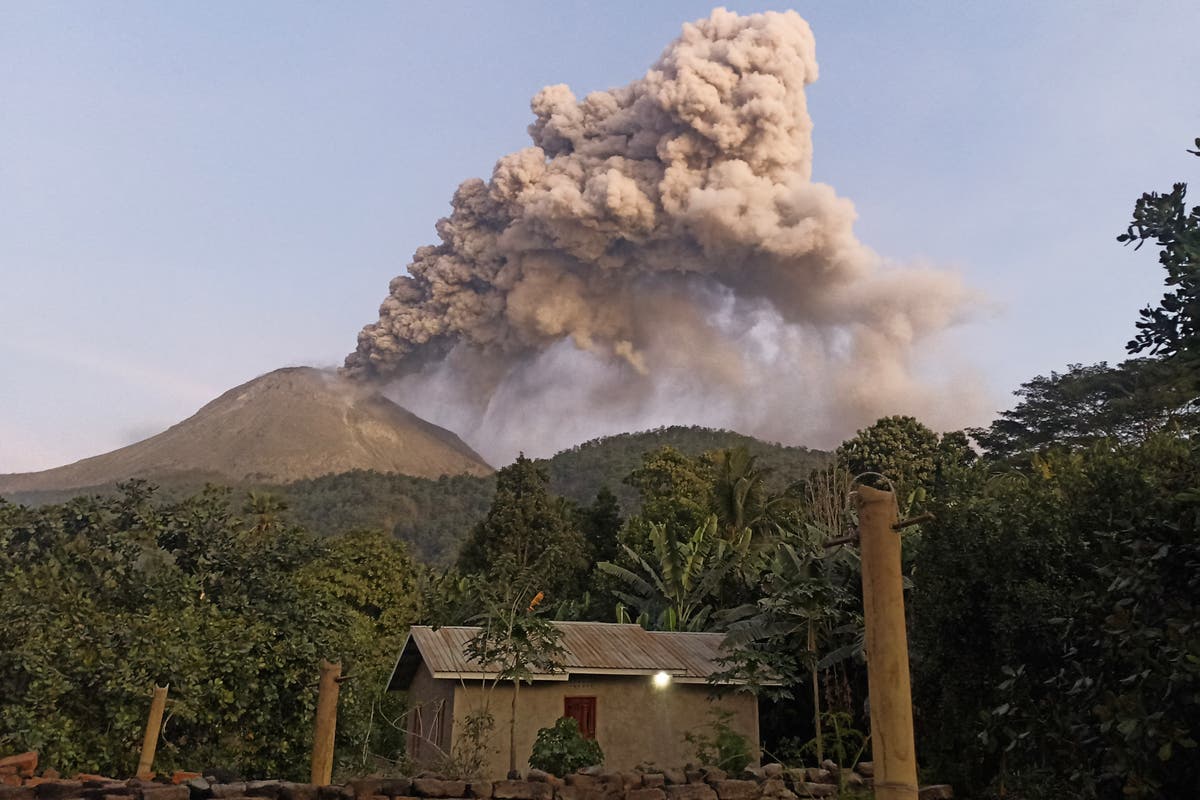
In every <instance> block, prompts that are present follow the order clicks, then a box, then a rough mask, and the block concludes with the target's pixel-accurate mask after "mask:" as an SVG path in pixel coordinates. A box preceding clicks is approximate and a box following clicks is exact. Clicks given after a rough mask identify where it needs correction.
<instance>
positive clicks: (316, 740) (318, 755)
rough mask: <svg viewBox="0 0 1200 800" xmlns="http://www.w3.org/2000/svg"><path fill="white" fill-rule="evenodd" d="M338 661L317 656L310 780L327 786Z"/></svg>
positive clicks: (330, 772)
mask: <svg viewBox="0 0 1200 800" xmlns="http://www.w3.org/2000/svg"><path fill="white" fill-rule="evenodd" d="M341 677H342V665H341V664H330V663H329V662H328V661H326V660H325V659H321V682H320V686H319V689H318V694H317V720H316V724H315V725H314V726H313V749H312V780H311V783H315V784H316V785H317V786H328V785H329V782H330V781H331V780H332V779H333V736H334V733H335V732H336V731H337V704H338V688H339V687H340V685H341Z"/></svg>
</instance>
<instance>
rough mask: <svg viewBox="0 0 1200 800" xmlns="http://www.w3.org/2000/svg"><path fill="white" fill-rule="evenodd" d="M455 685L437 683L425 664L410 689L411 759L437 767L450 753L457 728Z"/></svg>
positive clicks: (409, 746) (418, 669)
mask: <svg viewBox="0 0 1200 800" xmlns="http://www.w3.org/2000/svg"><path fill="white" fill-rule="evenodd" d="M454 713H455V712H454V684H453V682H451V681H445V680H436V679H435V678H434V677H433V673H431V672H430V671H429V667H427V666H425V662H424V661H422V662H421V664H420V665H419V666H418V667H417V671H416V674H415V675H413V679H412V683H411V684H410V685H409V687H408V716H407V722H406V726H405V727H406V728H407V729H408V746H407V749H408V757H409V758H411V759H412V760H413V762H414V763H417V764H425V765H433V764H436V763H437V761H438V759H439V758H440V757H441V756H442V755H443V754H444V753H448V752H449V751H450V743H451V742H452V741H453V725H454Z"/></svg>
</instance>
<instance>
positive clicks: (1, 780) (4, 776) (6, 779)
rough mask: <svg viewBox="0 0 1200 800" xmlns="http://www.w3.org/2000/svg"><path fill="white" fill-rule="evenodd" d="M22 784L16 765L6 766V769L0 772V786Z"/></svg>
mask: <svg viewBox="0 0 1200 800" xmlns="http://www.w3.org/2000/svg"><path fill="white" fill-rule="evenodd" d="M20 785H21V776H20V775H18V774H17V768H16V767H5V770H4V771H3V772H0V787H3V786H20Z"/></svg>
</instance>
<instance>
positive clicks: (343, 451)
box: [0, 367, 492, 494]
mask: <svg viewBox="0 0 1200 800" xmlns="http://www.w3.org/2000/svg"><path fill="white" fill-rule="evenodd" d="M355 469H362V470H376V471H378V472H398V473H402V474H405V475H412V476H417V477H425V478H436V477H439V476H441V475H457V474H463V473H466V474H470V475H481V476H482V475H489V474H491V472H492V470H491V467H489V466H488V465H487V464H486V463H485V462H484V461H483V459H481V458H480V457H479V456H478V455H477V454H476V453H475V452H474V451H473V450H471V448H469V447H467V445H466V444H464V443H463V442H462V440H461V439H459V438H458V436H456V435H455V434H453V433H452V432H450V431H448V430H446V429H444V428H439V427H438V426H436V425H433V424H431V423H429V422H426V421H425V420H423V419H421V418H420V417H417V416H416V415H414V414H412V413H410V412H409V411H406V410H405V409H403V408H401V407H400V406H398V405H396V404H395V403H393V402H392V401H390V400H388V399H387V398H385V397H383V396H382V395H380V394H378V393H377V392H375V391H373V390H371V389H368V388H364V387H362V386H360V385H358V384H355V383H351V382H349V381H346V380H343V379H341V378H338V377H337V376H335V375H333V374H330V373H327V372H322V371H321V370H316V369H311V368H308V367H292V368H287V369H279V370H275V371H274V372H269V373H267V374H266V375H262V376H260V377H258V378H255V379H254V380H252V381H249V382H247V383H244V384H242V385H241V386H238V387H236V388H234V389H231V390H229V391H228V392H226V393H225V394H223V395H221V396H220V397H218V398H217V399H216V400H213V401H212V402H211V403H209V404H208V405H206V406H204V407H203V408H201V409H200V410H199V411H197V412H196V413H195V414H194V415H192V416H191V417H189V418H188V419H186V420H184V421H183V422H180V423H179V424H178V425H174V426H172V427H171V428H168V429H167V430H166V431H163V432H162V433H160V434H158V435H157V436H152V437H150V438H149V439H146V440H144V441H141V442H137V443H136V444H131V445H129V446H128V447H123V448H121V449H120V450H114V451H112V452H111V453H105V454H103V455H99V456H93V457H92V458H85V459H84V460H82V461H77V462H75V463H74V464H68V465H67V466H64V467H57V468H55V469H49V470H45V471H43V472H30V473H22V474H12V475H0V494H15V493H25V492H33V491H48V490H65V489H72V488H83V487H93V486H100V485H104V484H110V483H112V482H115V481H121V480H126V479H129V478H149V479H151V480H155V481H158V482H171V483H180V482H187V483H192V482H195V483H202V482H204V481H214V482H226V483H228V482H233V483H245V482H255V483H287V482H290V481H295V480H301V479H304V478H314V477H317V476H319V475H327V474H334V473H341V472H348V471H350V470H355Z"/></svg>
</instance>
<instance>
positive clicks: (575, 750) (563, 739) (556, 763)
mask: <svg viewBox="0 0 1200 800" xmlns="http://www.w3.org/2000/svg"><path fill="white" fill-rule="evenodd" d="M603 761H604V751H602V750H601V749H600V744H599V743H598V742H596V741H595V740H594V739H585V738H584V736H583V734H581V733H580V732H579V723H577V722H576V721H575V720H574V719H572V718H571V717H563V718H562V719H560V720H558V722H555V723H554V727H552V728H542V729H541V730H539V731H538V734H537V740H536V741H534V743H533V754H532V755H531V756H529V766H531V767H533V768H534V769H540V770H544V771H546V772H549V773H550V774H552V775H558V776H560V777H562V776H564V775H567V774H568V773H571V772H574V771H575V770H577V769H579V768H580V767H590V766H593V765H596V764H600V763H603Z"/></svg>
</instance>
